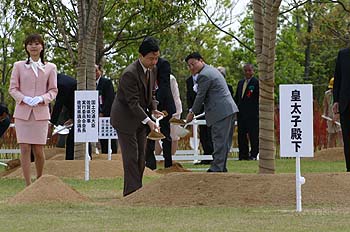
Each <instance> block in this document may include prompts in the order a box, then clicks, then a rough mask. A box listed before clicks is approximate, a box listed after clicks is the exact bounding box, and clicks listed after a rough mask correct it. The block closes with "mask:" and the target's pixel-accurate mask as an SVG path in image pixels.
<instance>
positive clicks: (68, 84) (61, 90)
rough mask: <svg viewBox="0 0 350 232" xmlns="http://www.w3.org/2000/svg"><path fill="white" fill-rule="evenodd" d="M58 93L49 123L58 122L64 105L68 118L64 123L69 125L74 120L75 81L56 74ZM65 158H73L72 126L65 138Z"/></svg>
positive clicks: (54, 123) (55, 123)
mask: <svg viewBox="0 0 350 232" xmlns="http://www.w3.org/2000/svg"><path fill="white" fill-rule="evenodd" d="M57 88H58V94H57V96H56V102H55V105H54V108H53V110H52V114H51V120H50V121H51V123H52V124H53V125H56V126H57V124H58V118H59V115H60V113H61V112H62V109H63V107H65V110H66V113H67V115H68V120H67V121H66V122H65V123H64V125H70V124H73V122H74V91H75V90H77V81H76V80H75V79H74V78H72V77H70V76H67V75H64V74H58V75H57ZM66 160H74V126H73V127H72V128H71V129H70V130H69V134H68V135H67V138H66Z"/></svg>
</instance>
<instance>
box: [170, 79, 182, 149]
mask: <svg viewBox="0 0 350 232" xmlns="http://www.w3.org/2000/svg"><path fill="white" fill-rule="evenodd" d="M170 88H171V93H172V95H173V99H174V103H175V108H176V112H175V113H173V117H174V118H177V119H180V118H181V113H182V103H181V98H180V91H179V86H178V84H177V82H176V78H175V77H174V75H172V74H170ZM179 127H180V126H179V125H170V136H171V140H172V143H171V154H172V155H175V153H176V151H177V147H178V142H179V140H180V137H179V136H178V135H177V131H178V130H179Z"/></svg>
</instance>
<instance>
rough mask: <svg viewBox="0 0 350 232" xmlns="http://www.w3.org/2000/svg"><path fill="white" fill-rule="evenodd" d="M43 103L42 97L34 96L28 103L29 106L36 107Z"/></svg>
mask: <svg viewBox="0 0 350 232" xmlns="http://www.w3.org/2000/svg"><path fill="white" fill-rule="evenodd" d="M41 102H44V98H43V97H42V96H36V97H34V98H33V99H32V101H31V102H30V105H31V106H37V105H38V104H39V103H41Z"/></svg>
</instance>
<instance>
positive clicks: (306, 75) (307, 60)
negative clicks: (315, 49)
mask: <svg viewBox="0 0 350 232" xmlns="http://www.w3.org/2000/svg"><path fill="white" fill-rule="evenodd" d="M310 4H311V3H310ZM307 14H308V15H307V35H306V48H305V70H304V79H305V81H307V80H310V66H311V39H310V33H311V31H312V28H313V19H312V16H311V13H310V12H308V13H307Z"/></svg>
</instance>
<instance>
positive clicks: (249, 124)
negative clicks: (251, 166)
mask: <svg viewBox="0 0 350 232" xmlns="http://www.w3.org/2000/svg"><path fill="white" fill-rule="evenodd" d="M243 71H244V76H245V77H244V78H243V79H242V80H240V81H239V82H238V85H237V91H236V95H235V101H236V102H237V105H238V109H239V112H238V118H237V119H238V120H237V123H238V148H239V160H256V159H257V155H258V153H259V81H258V79H256V78H255V77H253V76H254V67H253V65H252V64H245V65H244V67H243ZM248 137H249V141H250V147H251V150H250V152H249V143H248Z"/></svg>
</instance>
